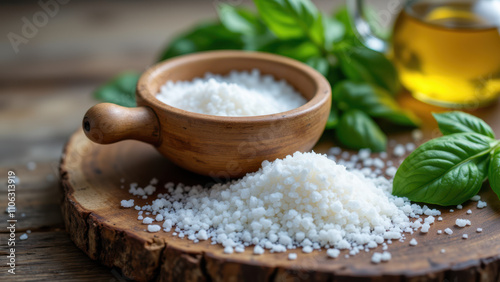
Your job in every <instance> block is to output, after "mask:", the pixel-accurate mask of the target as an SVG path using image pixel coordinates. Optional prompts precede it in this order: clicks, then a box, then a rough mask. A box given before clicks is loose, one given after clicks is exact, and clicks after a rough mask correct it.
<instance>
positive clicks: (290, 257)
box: [288, 253, 297, 260]
mask: <svg viewBox="0 0 500 282" xmlns="http://www.w3.org/2000/svg"><path fill="white" fill-rule="evenodd" d="M288 259H289V260H296V259H297V254H296V253H290V254H288Z"/></svg>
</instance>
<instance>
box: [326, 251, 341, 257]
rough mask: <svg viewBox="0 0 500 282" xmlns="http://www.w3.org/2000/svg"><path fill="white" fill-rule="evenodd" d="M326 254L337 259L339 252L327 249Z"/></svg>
mask: <svg viewBox="0 0 500 282" xmlns="http://www.w3.org/2000/svg"><path fill="white" fill-rule="evenodd" d="M326 254H327V255H328V257H330V258H337V257H338V256H339V255H340V250H338V249H328V250H326Z"/></svg>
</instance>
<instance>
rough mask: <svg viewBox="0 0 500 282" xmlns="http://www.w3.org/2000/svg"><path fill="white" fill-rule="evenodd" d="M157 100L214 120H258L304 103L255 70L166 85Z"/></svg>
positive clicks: (289, 89) (285, 85)
mask: <svg viewBox="0 0 500 282" xmlns="http://www.w3.org/2000/svg"><path fill="white" fill-rule="evenodd" d="M156 97H157V99H158V100H160V101H162V102H163V103H165V104H168V105H170V106H173V107H176V108H179V109H183V110H187V111H191V112H196V113H201V114H208V115H216V116H258V115H266V114H273V113H280V112H284V111H288V110H291V109H294V108H297V107H300V106H302V105H303V104H305V103H306V100H305V99H304V98H303V97H302V96H301V95H300V94H299V93H298V92H297V91H295V90H294V89H293V87H292V86H291V85H290V84H288V83H287V82H285V81H284V80H281V81H277V80H275V79H274V77H272V76H270V75H261V73H260V71H259V70H257V69H254V70H252V71H251V72H248V71H241V72H239V71H232V72H231V73H230V74H229V75H226V76H221V75H217V74H211V73H206V74H205V76H204V77H203V78H195V79H194V80H192V81H177V82H173V81H167V82H166V83H165V85H163V86H161V88H160V92H159V93H158V94H157V96H156Z"/></svg>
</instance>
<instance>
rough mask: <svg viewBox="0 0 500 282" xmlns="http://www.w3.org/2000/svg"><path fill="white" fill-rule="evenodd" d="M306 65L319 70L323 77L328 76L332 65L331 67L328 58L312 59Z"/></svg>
mask: <svg viewBox="0 0 500 282" xmlns="http://www.w3.org/2000/svg"><path fill="white" fill-rule="evenodd" d="M306 64H308V65H309V66H310V67H312V68H314V69H315V70H317V71H318V72H319V73H321V74H322V75H323V76H327V75H328V71H329V67H330V65H329V63H328V60H327V59H326V58H324V57H311V58H309V59H308V60H307V61H306Z"/></svg>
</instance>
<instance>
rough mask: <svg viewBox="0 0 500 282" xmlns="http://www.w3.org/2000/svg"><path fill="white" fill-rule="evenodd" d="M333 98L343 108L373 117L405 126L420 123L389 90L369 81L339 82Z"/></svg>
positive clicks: (334, 89)
mask: <svg viewBox="0 0 500 282" xmlns="http://www.w3.org/2000/svg"><path fill="white" fill-rule="evenodd" d="M333 100H334V101H335V102H336V103H337V105H338V107H339V109H341V110H347V109H358V110H361V111H363V112H365V113H367V114H368V115H370V116H372V117H376V118H383V119H386V120H388V121H390V122H393V123H395V124H400V125H404V126H418V125H419V124H420V119H419V118H418V117H417V116H416V115H415V114H413V113H412V112H410V111H407V110H403V109H402V108H401V107H400V106H399V105H398V104H397V103H396V101H395V100H394V98H393V97H392V96H391V95H390V94H389V93H388V92H387V90H385V89H383V88H380V87H378V86H375V85H371V84H368V83H363V82H353V81H342V82H340V83H337V84H336V85H335V87H334V88H333Z"/></svg>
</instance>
